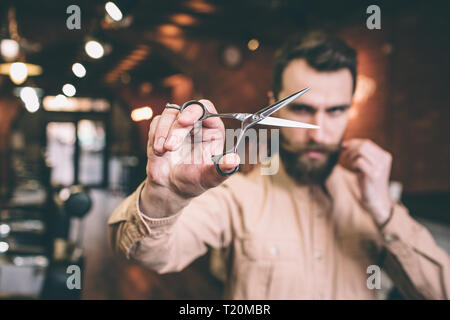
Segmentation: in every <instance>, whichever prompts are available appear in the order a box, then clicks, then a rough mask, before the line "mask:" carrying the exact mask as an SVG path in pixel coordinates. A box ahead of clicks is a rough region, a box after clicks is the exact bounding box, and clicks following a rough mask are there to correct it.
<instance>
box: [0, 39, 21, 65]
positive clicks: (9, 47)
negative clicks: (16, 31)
mask: <svg viewBox="0 0 450 320" xmlns="http://www.w3.org/2000/svg"><path fill="white" fill-rule="evenodd" d="M0 51H1V53H2V57H3V59H5V60H6V61H13V60H15V59H16V58H17V56H18V55H19V43H17V41H16V40H12V39H3V40H2V41H1V43H0Z"/></svg>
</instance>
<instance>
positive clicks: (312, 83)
mask: <svg viewBox="0 0 450 320" xmlns="http://www.w3.org/2000/svg"><path fill="white" fill-rule="evenodd" d="M282 80H283V83H282V89H281V92H280V96H279V97H278V98H279V99H281V98H283V97H284V96H288V95H290V94H292V93H295V92H297V91H299V90H301V89H303V88H306V87H309V88H311V90H309V91H308V92H307V93H306V94H304V95H302V96H301V97H300V98H299V99H298V102H299V103H300V102H301V103H303V104H308V105H311V106H316V107H329V106H337V105H346V104H350V103H351V99H352V95H353V80H352V75H351V73H350V70H348V69H339V70H336V71H317V70H315V69H313V68H311V67H310V66H309V65H308V64H307V63H306V61H305V60H304V59H296V60H293V61H291V62H290V63H289V64H288V65H287V67H286V68H285V69H284V72H283V78H282Z"/></svg>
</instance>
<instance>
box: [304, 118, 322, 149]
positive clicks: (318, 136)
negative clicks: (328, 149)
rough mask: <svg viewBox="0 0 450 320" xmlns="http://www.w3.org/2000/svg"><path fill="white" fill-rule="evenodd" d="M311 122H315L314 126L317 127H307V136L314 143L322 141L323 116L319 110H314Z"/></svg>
mask: <svg viewBox="0 0 450 320" xmlns="http://www.w3.org/2000/svg"><path fill="white" fill-rule="evenodd" d="M311 120H312V122H311V124H315V125H316V126H319V127H320V128H319V129H308V130H307V131H308V138H309V139H310V140H311V141H313V142H316V143H323V142H324V129H325V128H324V127H323V125H324V124H325V123H324V116H323V114H322V113H321V112H316V113H315V114H314V116H313V117H312V119H311Z"/></svg>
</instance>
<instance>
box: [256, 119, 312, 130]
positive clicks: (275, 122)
mask: <svg viewBox="0 0 450 320" xmlns="http://www.w3.org/2000/svg"><path fill="white" fill-rule="evenodd" d="M258 124H265V125H268V126H278V127H291V128H306V129H319V128H320V127H319V126H316V125H314V124H309V123H304V122H299V121H292V120H287V119H281V118H275V117H267V118H264V119H262V120H261V121H259V122H258Z"/></svg>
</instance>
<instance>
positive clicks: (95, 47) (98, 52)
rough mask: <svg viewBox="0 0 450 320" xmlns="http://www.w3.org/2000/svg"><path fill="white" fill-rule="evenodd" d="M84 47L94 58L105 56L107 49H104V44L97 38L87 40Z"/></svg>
mask: <svg viewBox="0 0 450 320" xmlns="http://www.w3.org/2000/svg"><path fill="white" fill-rule="evenodd" d="M84 49H85V50H86V53H87V54H88V56H89V57H91V58H94V59H99V58H101V57H103V54H104V53H105V49H103V46H102V45H101V44H100V42H98V41H95V40H91V41H88V42H86V45H85V46H84Z"/></svg>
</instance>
